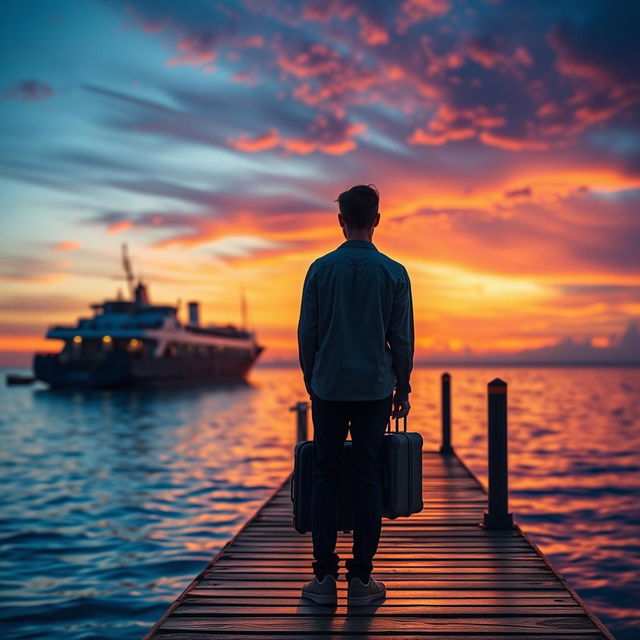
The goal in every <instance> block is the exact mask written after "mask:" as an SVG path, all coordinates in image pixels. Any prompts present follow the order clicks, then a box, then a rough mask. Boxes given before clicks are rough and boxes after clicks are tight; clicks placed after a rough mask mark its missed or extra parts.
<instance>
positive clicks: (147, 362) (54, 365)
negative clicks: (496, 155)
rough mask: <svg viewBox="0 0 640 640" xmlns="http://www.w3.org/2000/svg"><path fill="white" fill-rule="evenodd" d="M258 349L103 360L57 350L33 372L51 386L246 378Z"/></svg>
mask: <svg viewBox="0 0 640 640" xmlns="http://www.w3.org/2000/svg"><path fill="white" fill-rule="evenodd" d="M261 351H262V348H260V347H258V348H257V350H256V351H255V352H253V353H252V352H249V351H247V352H240V353H235V354H229V355H226V354H217V355H216V356H215V357H209V358H204V357H192V356H184V357H172V358H151V357H149V358H132V357H131V356H129V355H128V354H124V353H113V354H109V355H108V356H107V357H106V358H104V359H102V360H100V361H97V362H96V361H83V360H72V361H67V360H64V359H63V358H61V357H60V356H59V355H58V354H55V355H54V354H38V355H36V356H35V358H34V362H33V370H34V376H35V378H36V379H37V380H40V381H42V382H44V383H46V384H48V385H49V386H50V387H51V388H52V389H113V388H118V387H164V386H176V385H185V384H194V383H195V384H198V383H224V382H243V381H245V380H246V377H247V374H248V373H249V371H250V369H251V367H252V366H253V364H254V363H255V361H256V359H257V358H258V356H259V355H260V352H261Z"/></svg>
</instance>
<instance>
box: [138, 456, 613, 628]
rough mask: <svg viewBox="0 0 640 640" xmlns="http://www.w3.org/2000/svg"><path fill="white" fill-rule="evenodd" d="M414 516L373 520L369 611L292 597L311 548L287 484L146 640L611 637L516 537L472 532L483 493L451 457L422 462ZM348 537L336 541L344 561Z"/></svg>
mask: <svg viewBox="0 0 640 640" xmlns="http://www.w3.org/2000/svg"><path fill="white" fill-rule="evenodd" d="M423 464H424V477H423V483H424V484H423V490H424V500H425V509H424V511H423V512H422V513H420V514H416V515H414V516H411V518H398V519H396V520H385V521H384V522H383V529H382V536H381V539H380V545H379V548H378V554H377V556H376V558H375V561H374V562H375V569H374V575H375V576H376V577H377V578H379V579H381V580H383V581H384V582H385V583H386V585H387V589H388V596H387V599H386V600H384V601H383V602H382V603H380V604H378V605H376V606H371V607H349V606H348V605H347V601H346V585H345V583H344V580H340V581H339V585H338V598H339V604H338V606H337V607H321V606H319V605H315V604H313V603H311V602H308V601H306V600H304V599H301V598H300V588H301V586H302V584H303V583H304V582H305V581H306V580H308V579H310V578H311V577H312V573H311V559H312V558H311V550H312V546H311V540H310V536H309V535H300V534H299V533H297V532H296V531H295V530H294V529H293V527H292V523H291V498H290V479H287V481H285V482H284V483H283V484H282V486H281V487H279V488H278V489H277V490H276V491H275V492H274V494H273V495H272V496H271V497H270V499H268V500H267V501H266V502H265V504H264V505H263V506H262V508H261V509H259V510H258V512H257V513H256V514H255V515H254V517H253V518H252V519H251V520H250V521H249V522H248V523H247V524H246V525H245V526H244V527H243V528H242V529H241V531H240V532H239V533H238V534H237V535H236V536H235V537H234V538H233V539H232V540H231V541H230V542H229V543H228V544H227V545H226V546H225V547H224V548H223V549H222V550H221V552H220V553H218V555H217V556H216V557H215V558H214V559H213V560H212V561H211V563H210V564H209V565H208V566H207V567H206V568H205V569H204V570H203V571H202V572H201V573H200V574H199V575H198V576H197V577H196V579H195V580H194V581H193V582H192V583H191V584H190V585H189V586H188V587H187V589H186V590H185V591H184V592H183V593H182V595H181V596H180V597H179V598H178V599H177V600H176V601H175V602H174V603H173V604H172V605H171V607H170V608H169V609H168V611H167V612H166V613H165V614H164V615H163V616H162V618H161V619H160V620H159V621H158V622H157V623H156V624H155V625H154V627H153V628H152V629H151V630H150V631H149V633H148V634H147V635H146V636H145V639H146V640H153V639H160V638H162V639H164V640H195V639H196V638H197V640H204V639H207V638H212V639H213V638H216V639H218V640H225V639H229V640H230V639H231V638H233V639H234V640H238V638H256V639H257V638H260V640H269V638H273V639H274V640H275V639H276V638H278V639H282V638H296V637H305V638H314V637H315V638H324V637H341V636H350V637H352V638H361V639H363V638H374V637H378V638H393V637H398V638H400V637H402V638H403V640H411V639H412V638H415V639H418V638H422V639H423V638H426V637H428V638H429V639H430V640H444V638H447V639H448V640H451V639H452V638H453V637H455V638H460V639H464V640H474V639H475V640H478V639H480V638H483V639H484V640H487V638H493V637H495V638H514V639H518V640H533V639H534V638H553V639H554V640H575V639H576V638H584V639H586V640H604V639H608V640H612V639H613V636H612V635H611V634H610V633H609V632H608V631H607V630H606V628H605V627H604V626H603V625H602V624H601V623H600V622H599V621H598V620H597V618H595V616H593V614H592V613H591V612H590V611H589V610H588V609H587V608H586V607H585V605H584V603H583V602H582V601H581V600H580V599H579V598H578V597H577V595H576V594H575V592H574V591H573V590H572V589H571V587H570V586H569V585H568V584H567V583H566V581H565V580H564V579H563V578H562V576H560V575H559V574H558V573H557V572H556V571H555V570H554V569H553V567H552V566H551V565H550V564H549V562H548V560H547V559H546V558H545V557H544V556H543V555H542V554H541V552H540V551H539V550H538V549H537V547H536V546H535V545H534V544H533V543H532V542H531V541H530V540H529V539H528V538H527V536H526V534H524V532H523V531H522V530H521V529H520V528H519V527H515V528H514V529H512V530H508V531H487V530H485V529H483V528H481V527H480V526H479V523H480V522H481V520H482V514H483V512H484V510H485V509H486V502H487V499H486V493H485V492H484V489H483V488H482V486H481V484H480V483H479V481H478V480H477V479H476V478H475V477H474V476H473V475H472V474H471V473H470V471H469V470H468V469H467V467H466V466H465V465H464V464H463V463H462V462H461V461H460V460H459V458H458V457H457V456H455V455H448V456H442V455H440V454H439V453H437V452H425V454H424V455H423ZM350 550H351V534H348V533H344V532H340V533H339V534H338V544H337V551H338V553H339V554H340V555H341V557H342V558H343V559H344V558H346V557H348V554H349V552H350Z"/></svg>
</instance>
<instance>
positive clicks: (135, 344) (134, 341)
mask: <svg viewBox="0 0 640 640" xmlns="http://www.w3.org/2000/svg"><path fill="white" fill-rule="evenodd" d="M141 346H142V342H140V340H138V338H131V340H129V349H131V350H132V351H137V350H138V349H139V348H140V347H141Z"/></svg>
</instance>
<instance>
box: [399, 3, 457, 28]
mask: <svg viewBox="0 0 640 640" xmlns="http://www.w3.org/2000/svg"><path fill="white" fill-rule="evenodd" d="M450 8H451V5H450V3H449V2H448V0H404V2H403V3H402V6H401V11H400V14H399V15H398V17H397V22H396V24H397V28H398V31H399V32H400V33H404V32H405V31H406V30H407V29H408V28H409V27H410V26H412V25H415V24H418V23H421V22H424V21H425V20H430V19H432V18H437V17H440V16H443V15H445V14H446V13H447V12H448V11H449V10H450Z"/></svg>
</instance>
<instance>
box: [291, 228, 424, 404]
mask: <svg viewBox="0 0 640 640" xmlns="http://www.w3.org/2000/svg"><path fill="white" fill-rule="evenodd" d="M413 343H414V329H413V306H412V299H411V283H410V281H409V275H408V274H407V270H406V269H405V268H404V267H403V266H402V265H401V264H400V263H399V262H396V261H395V260H392V259H391V258H388V257H387V256H385V255H384V254H383V253H381V252H380V251H378V250H377V249H376V247H375V246H374V244H373V243H372V242H369V241H367V240H347V241H346V242H343V243H342V244H341V245H340V246H339V247H338V248H337V249H335V250H334V251H332V252H330V253H328V254H326V255H324V256H322V257H321V258H318V259H317V260H315V262H313V263H312V264H311V266H310V267H309V271H308V272H307V275H306V278H305V281H304V286H303V291H302V304H301V309H300V320H299V322H298V353H299V357H300V366H301V367H302V372H303V374H304V382H305V385H306V388H307V391H308V392H309V394H311V392H312V391H313V392H314V393H315V394H316V395H317V396H319V397H320V398H323V399H325V400H378V399H381V398H386V397H388V396H389V395H391V393H392V392H393V390H394V388H396V389H397V391H398V393H399V394H402V395H405V394H407V395H408V394H409V392H410V391H411V386H410V385H409V376H410V374H411V369H412V366H413Z"/></svg>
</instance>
